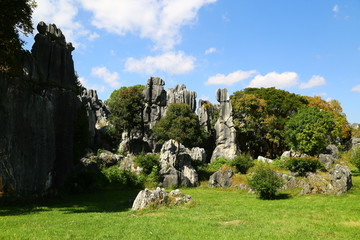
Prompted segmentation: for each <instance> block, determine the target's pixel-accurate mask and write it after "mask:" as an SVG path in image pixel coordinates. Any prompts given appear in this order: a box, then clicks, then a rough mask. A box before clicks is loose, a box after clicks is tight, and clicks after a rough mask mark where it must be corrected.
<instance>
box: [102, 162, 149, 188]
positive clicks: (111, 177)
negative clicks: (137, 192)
mask: <svg viewBox="0 0 360 240" xmlns="http://www.w3.org/2000/svg"><path fill="white" fill-rule="evenodd" d="M102 173H103V174H104V176H105V177H106V179H107V180H108V182H109V183H110V184H111V185H115V186H118V187H121V188H129V187H141V186H142V185H143V182H141V179H139V178H138V176H137V175H136V174H134V173H132V172H131V171H129V170H124V169H120V168H119V167H118V166H112V167H109V168H106V169H103V170H102Z"/></svg>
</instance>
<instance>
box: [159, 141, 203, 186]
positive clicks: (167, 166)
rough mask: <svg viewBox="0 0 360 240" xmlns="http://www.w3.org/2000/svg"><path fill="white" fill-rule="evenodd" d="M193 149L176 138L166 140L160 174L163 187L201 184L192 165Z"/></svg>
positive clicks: (161, 156) (162, 152)
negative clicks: (186, 146)
mask: <svg viewBox="0 0 360 240" xmlns="http://www.w3.org/2000/svg"><path fill="white" fill-rule="evenodd" d="M189 152H190V153H191V151H190V150H189V149H187V148H185V147H184V146H183V145H182V144H180V143H178V142H176V141H175V140H169V141H167V142H165V143H164V144H163V146H162V148H161V151H160V175H161V178H162V179H163V180H162V182H161V185H162V186H163V187H174V186H184V187H194V186H197V185H198V184H199V181H198V175H197V172H196V170H195V169H194V168H193V167H192V165H191V160H192V159H191V154H189Z"/></svg>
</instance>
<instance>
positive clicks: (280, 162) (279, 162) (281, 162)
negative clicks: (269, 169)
mask: <svg viewBox="0 0 360 240" xmlns="http://www.w3.org/2000/svg"><path fill="white" fill-rule="evenodd" d="M272 164H273V166H274V167H275V168H280V169H287V167H286V161H285V159H284V158H276V159H274V161H273V163H272Z"/></svg>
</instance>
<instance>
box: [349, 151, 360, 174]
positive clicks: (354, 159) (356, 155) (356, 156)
mask: <svg viewBox="0 0 360 240" xmlns="http://www.w3.org/2000/svg"><path fill="white" fill-rule="evenodd" d="M350 151H351V156H350V162H351V163H352V164H354V166H355V167H356V168H357V169H358V170H360V148H355V149H354V150H350Z"/></svg>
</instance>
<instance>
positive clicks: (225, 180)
mask: <svg viewBox="0 0 360 240" xmlns="http://www.w3.org/2000/svg"><path fill="white" fill-rule="evenodd" d="M233 175H234V172H233V170H232V169H231V168H229V167H227V166H223V167H221V168H220V169H219V170H218V171H216V172H215V173H213V174H212V175H211V176H210V179H209V184H208V185H209V187H211V188H215V187H218V188H229V187H231V185H232V182H233V181H232V176H233Z"/></svg>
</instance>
